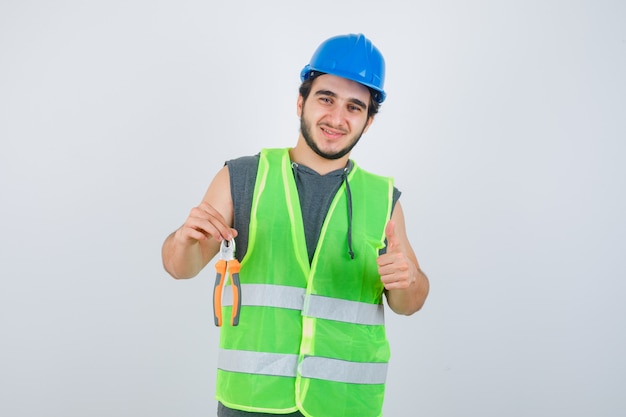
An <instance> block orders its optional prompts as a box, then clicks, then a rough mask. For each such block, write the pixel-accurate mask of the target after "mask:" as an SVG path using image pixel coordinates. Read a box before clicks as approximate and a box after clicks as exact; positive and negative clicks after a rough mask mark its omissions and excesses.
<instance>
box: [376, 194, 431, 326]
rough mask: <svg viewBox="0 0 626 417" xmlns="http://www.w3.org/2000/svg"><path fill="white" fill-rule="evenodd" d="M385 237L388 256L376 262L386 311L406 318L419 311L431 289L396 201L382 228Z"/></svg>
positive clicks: (382, 256) (384, 255)
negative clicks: (385, 301) (383, 287)
mask: <svg viewBox="0 0 626 417" xmlns="http://www.w3.org/2000/svg"><path fill="white" fill-rule="evenodd" d="M385 235H386V236H387V253H385V254H383V255H381V256H379V257H378V259H377V262H378V272H379V274H380V277H381V280H382V282H383V284H384V285H385V294H386V296H387V302H388V304H389V307H391V309H392V310H393V311H394V312H396V313H398V314H404V315H407V316H409V315H411V314H413V313H415V312H417V311H418V310H419V309H421V308H422V306H423V305H424V302H425V301H426V297H427V296H428V291H429V289H430V285H429V282H428V278H427V277H426V275H425V274H424V273H423V272H422V270H421V269H420V266H419V263H418V262H417V257H416V256H415V253H414V252H413V248H412V247H411V244H410V243H409V240H408V238H407V235H406V226H405V222H404V212H403V211H402V206H401V205H400V202H399V201H398V202H397V203H396V206H395V208H394V210H393V214H392V216H391V220H390V221H389V223H388V224H387V227H386V228H385Z"/></svg>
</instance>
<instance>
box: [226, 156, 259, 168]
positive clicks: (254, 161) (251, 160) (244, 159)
mask: <svg viewBox="0 0 626 417" xmlns="http://www.w3.org/2000/svg"><path fill="white" fill-rule="evenodd" d="M225 165H227V166H228V168H229V169H230V170H247V169H251V168H253V169H254V170H256V168H257V166H258V165H259V154H256V155H247V156H240V157H239V158H235V159H230V160H228V161H226V163H225Z"/></svg>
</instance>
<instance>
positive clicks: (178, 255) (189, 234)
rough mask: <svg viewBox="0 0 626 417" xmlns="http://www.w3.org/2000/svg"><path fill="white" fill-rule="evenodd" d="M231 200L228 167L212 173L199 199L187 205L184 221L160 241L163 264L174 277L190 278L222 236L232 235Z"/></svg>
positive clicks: (234, 232)
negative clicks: (163, 240) (188, 208)
mask: <svg viewBox="0 0 626 417" xmlns="http://www.w3.org/2000/svg"><path fill="white" fill-rule="evenodd" d="M232 224H233V201H232V199H231V195H230V178H229V176H228V167H227V166H224V167H223V168H222V169H221V170H220V171H219V172H218V173H217V175H216V176H215V178H214V179H213V181H212V182H211V185H209V188H208V190H207V192H206V194H205V195H204V198H203V199H202V202H201V203H200V204H199V205H198V206H197V207H194V208H192V209H191V212H190V213H189V216H188V217H187V219H186V220H185V223H184V224H183V225H182V226H181V227H179V228H178V229H177V230H175V231H174V232H172V233H171V234H170V235H169V236H168V237H167V238H166V239H165V242H163V248H162V252H161V256H162V258H163V267H164V268H165V270H166V271H167V272H168V273H169V274H170V275H171V276H172V277H174V278H176V279H181V278H192V277H194V276H196V275H197V274H198V273H199V272H200V271H201V270H202V268H204V267H205V266H206V265H207V264H208V263H209V261H210V260H211V259H212V258H213V257H214V256H215V254H216V253H217V252H218V251H219V246H220V242H221V241H222V240H223V239H232V238H233V237H235V236H237V231H236V230H235V229H232Z"/></svg>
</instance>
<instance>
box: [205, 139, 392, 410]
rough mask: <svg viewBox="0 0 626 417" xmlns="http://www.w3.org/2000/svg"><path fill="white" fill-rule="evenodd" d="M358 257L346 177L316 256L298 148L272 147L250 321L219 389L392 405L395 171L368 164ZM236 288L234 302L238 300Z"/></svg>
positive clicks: (238, 335)
mask: <svg viewBox="0 0 626 417" xmlns="http://www.w3.org/2000/svg"><path fill="white" fill-rule="evenodd" d="M347 181H348V185H349V189H350V194H351V198H352V205H353V214H352V236H353V248H354V259H351V258H350V255H349V254H348V250H347V248H348V244H347V235H348V233H347V230H348V198H347V192H346V184H345V181H344V183H343V184H342V185H341V187H340V189H339V191H338V192H337V194H336V195H335V197H334V199H333V201H332V203H331V205H330V208H329V211H328V214H327V215H326V219H325V221H324V224H323V226H322V230H321V234H320V238H319V243H318V245H317V248H316V251H315V255H314V257H313V261H312V262H311V264H309V258H308V255H307V248H306V240H305V235H304V226H303V222H302V212H301V209H300V201H299V198H298V191H297V189H296V184H295V180H294V176H293V172H292V168H291V161H290V159H289V153H288V149H265V150H263V151H261V155H260V160H259V168H258V172H257V179H256V184H255V188H254V196H253V200H252V211H251V215H250V230H249V243H248V249H247V253H246V256H245V257H244V259H243V260H242V262H241V271H240V274H239V277H240V280H241V301H242V307H241V312H240V319H239V325H238V326H236V327H232V326H231V325H230V323H224V325H223V326H222V328H221V334H220V352H219V357H218V371H217V390H216V391H217V392H216V398H217V400H218V401H221V402H222V403H223V404H224V405H226V406H227V407H230V408H235V409H240V410H245V411H254V412H264V413H274V414H286V413H290V412H294V411H296V410H300V411H301V412H302V413H303V414H304V415H305V416H308V417H347V416H350V417H354V416H358V417H370V416H371V417H378V416H380V415H381V414H382V404H383V397H384V390H385V378H386V374H387V363H388V361H389V343H388V341H387V338H386V335H385V326H384V308H383V303H382V294H383V290H384V287H383V285H382V282H381V280H380V275H379V274H378V266H377V264H376V258H377V256H378V251H379V250H380V249H381V248H383V247H384V240H385V234H384V230H385V225H386V224H387V221H388V220H389V218H390V215H391V207H392V196H393V180H392V179H391V178H385V177H380V176H377V175H374V174H371V173H368V172H366V171H364V170H362V169H360V168H358V167H357V166H356V165H354V167H353V169H352V171H351V172H350V173H349V174H348V177H347ZM229 294H231V292H230V289H229V288H226V289H225V291H224V295H225V297H224V301H223V309H224V311H223V314H224V317H230V314H231V308H232V301H229V299H228V298H229V297H228V295H229Z"/></svg>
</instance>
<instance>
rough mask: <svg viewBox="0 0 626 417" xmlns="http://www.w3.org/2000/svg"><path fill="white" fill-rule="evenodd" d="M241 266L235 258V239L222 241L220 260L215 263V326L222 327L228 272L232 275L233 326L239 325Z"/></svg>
mask: <svg viewBox="0 0 626 417" xmlns="http://www.w3.org/2000/svg"><path fill="white" fill-rule="evenodd" d="M240 267H241V265H240V264H239V261H238V260H237V259H236V258H235V239H231V240H222V244H221V245H220V259H219V260H218V261H217V262H216V263H215V270H216V272H217V276H216V277H215V286H214V287H213V316H214V318H215V325H216V326H218V327H220V326H221V325H222V293H223V291H224V282H225V281H226V271H227V270H228V272H229V273H230V280H231V288H232V292H233V310H232V316H231V324H232V325H233V326H237V325H238V324H239V310H240V309H241V283H240V282H239V269H240Z"/></svg>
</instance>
